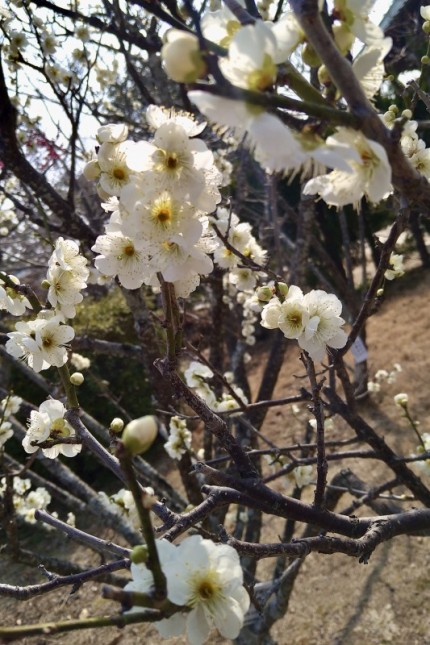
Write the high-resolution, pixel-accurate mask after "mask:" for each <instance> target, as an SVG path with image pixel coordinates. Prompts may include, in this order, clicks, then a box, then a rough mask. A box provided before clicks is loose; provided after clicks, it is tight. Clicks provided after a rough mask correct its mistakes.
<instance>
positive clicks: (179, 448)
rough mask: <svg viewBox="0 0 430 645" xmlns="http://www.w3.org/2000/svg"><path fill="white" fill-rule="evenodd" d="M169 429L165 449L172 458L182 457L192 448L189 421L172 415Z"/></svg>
mask: <svg viewBox="0 0 430 645" xmlns="http://www.w3.org/2000/svg"><path fill="white" fill-rule="evenodd" d="M169 431H170V434H169V439H168V441H166V443H165V444H164V449H165V450H166V452H167V454H168V455H169V456H170V457H171V458H172V459H180V458H181V457H182V455H184V454H185V453H186V452H187V451H188V450H190V448H191V432H190V431H189V430H188V428H187V422H186V421H185V419H181V418H180V417H172V418H171V419H170V424H169Z"/></svg>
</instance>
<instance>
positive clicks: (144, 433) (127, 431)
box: [121, 414, 158, 455]
mask: <svg viewBox="0 0 430 645" xmlns="http://www.w3.org/2000/svg"><path fill="white" fill-rule="evenodd" d="M157 434H158V424H157V419H156V417H154V416H152V415H150V414H147V415H145V416H144V417H140V418H139V419H133V421H130V423H127V425H126V426H125V428H124V432H123V434H122V438H121V439H122V442H123V444H124V446H125V447H126V448H127V450H128V452H129V453H130V454H132V455H140V454H142V453H144V452H146V451H147V450H148V449H149V448H150V447H151V446H152V444H153V443H154V441H155V439H156V437H157Z"/></svg>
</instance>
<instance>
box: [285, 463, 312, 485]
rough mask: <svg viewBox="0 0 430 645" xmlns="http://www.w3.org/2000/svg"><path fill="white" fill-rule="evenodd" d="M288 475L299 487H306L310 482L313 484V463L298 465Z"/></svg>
mask: <svg viewBox="0 0 430 645" xmlns="http://www.w3.org/2000/svg"><path fill="white" fill-rule="evenodd" d="M287 477H288V479H289V480H290V481H293V482H294V484H295V485H296V486H297V488H304V487H305V486H308V484H311V483H312V481H313V479H314V474H313V466H312V465H311V464H307V465H304V466H297V468H294V470H292V471H291V472H290V473H289V474H288V475H287Z"/></svg>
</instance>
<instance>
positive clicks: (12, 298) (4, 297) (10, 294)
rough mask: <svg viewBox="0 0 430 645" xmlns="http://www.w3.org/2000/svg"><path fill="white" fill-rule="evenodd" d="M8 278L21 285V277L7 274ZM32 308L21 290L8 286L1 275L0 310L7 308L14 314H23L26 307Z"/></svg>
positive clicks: (6, 309)
mask: <svg viewBox="0 0 430 645" xmlns="http://www.w3.org/2000/svg"><path fill="white" fill-rule="evenodd" d="M7 277H8V280H9V281H10V282H12V283H13V284H14V285H16V286H17V287H19V286H20V281H19V278H17V277H16V276H14V275H9V276H7ZM27 308H28V309H31V308H32V307H31V304H30V302H29V301H28V298H26V297H25V296H24V295H23V294H21V293H20V292H19V290H17V289H15V288H14V287H11V286H8V285H7V284H6V281H5V280H4V279H2V278H1V277H0V311H1V310H5V311H7V312H8V313H10V314H11V315H12V316H22V314H23V313H25V310H26V309H27Z"/></svg>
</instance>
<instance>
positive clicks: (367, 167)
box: [303, 128, 392, 208]
mask: <svg viewBox="0 0 430 645" xmlns="http://www.w3.org/2000/svg"><path fill="white" fill-rule="evenodd" d="M330 142H333V143H341V144H342V143H346V144H349V145H350V146H351V150H350V160H349V164H350V166H351V172H345V171H344V170H338V169H336V170H333V171H332V172H330V173H329V174H327V175H320V176H318V177H314V178H313V179H310V180H309V181H308V182H307V184H306V185H305V187H304V190H303V192H304V194H305V195H315V194H318V195H320V196H321V197H322V199H324V201H325V202H326V203H327V204H329V205H330V206H337V207H338V208H340V207H342V206H345V205H346V204H353V205H354V206H355V207H356V208H359V205H360V200H361V198H362V197H363V195H365V196H366V197H367V198H368V199H369V200H370V201H371V202H373V203H378V202H380V201H381V199H384V198H385V197H387V196H388V195H389V194H390V192H391V190H392V187H391V166H390V163H389V161H388V157H387V153H386V152H385V150H384V148H383V147H382V146H381V145H380V144H379V143H376V141H371V140H370V139H366V137H365V136H364V135H363V134H361V133H360V132H358V131H355V130H350V129H348V128H339V130H338V132H337V133H336V134H335V135H334V136H333V137H328V139H327V143H330Z"/></svg>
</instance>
